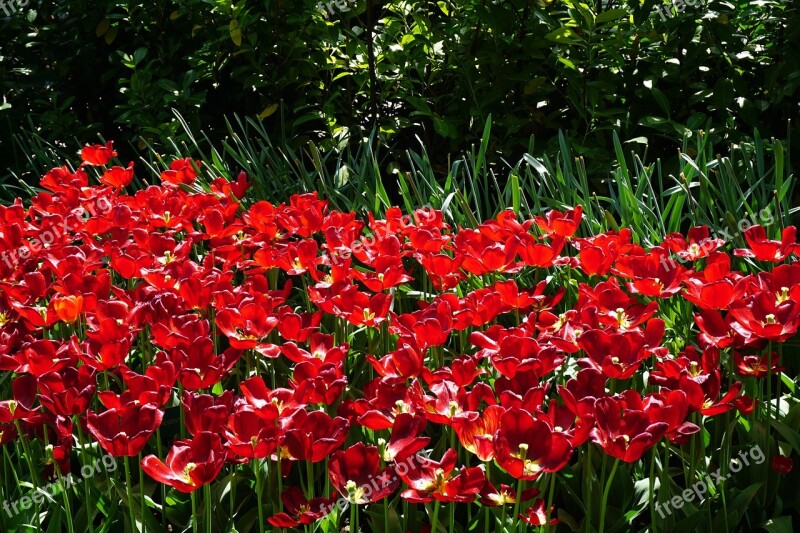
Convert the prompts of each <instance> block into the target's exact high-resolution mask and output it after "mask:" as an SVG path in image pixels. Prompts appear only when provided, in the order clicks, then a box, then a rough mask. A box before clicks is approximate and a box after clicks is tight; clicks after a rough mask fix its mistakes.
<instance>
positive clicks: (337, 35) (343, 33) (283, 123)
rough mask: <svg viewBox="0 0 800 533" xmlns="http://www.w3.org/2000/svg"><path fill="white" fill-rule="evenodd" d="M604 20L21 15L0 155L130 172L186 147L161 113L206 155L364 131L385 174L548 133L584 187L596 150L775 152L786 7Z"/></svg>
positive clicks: (76, 7) (556, 10)
mask: <svg viewBox="0 0 800 533" xmlns="http://www.w3.org/2000/svg"><path fill="white" fill-rule="evenodd" d="M606 4H608V5H605V4H604V3H603V2H600V1H598V2H597V3H596V4H595V3H594V2H578V1H577V0H557V1H555V2H546V1H529V0H513V1H509V2H490V1H487V0H467V1H463V2H461V1H460V2H452V1H448V0H445V1H440V2H428V1H419V0H412V1H408V2H396V1H388V2H384V3H379V2H375V1H374V0H361V1H360V2H359V3H357V4H351V5H353V6H354V7H353V8H352V9H349V10H347V11H339V8H337V7H335V5H333V7H332V8H331V7H328V8H326V12H325V14H323V12H322V11H321V10H320V9H321V7H323V6H321V5H317V4H316V3H315V2H313V0H260V1H250V2H245V1H244V0H238V1H234V2H220V1H213V0H178V1H172V0H157V1H155V2H148V3H145V4H135V3H130V2H121V1H118V0H100V1H96V2H87V1H86V0H69V1H66V2H30V3H28V5H27V6H26V7H24V8H18V10H17V11H16V12H12V13H10V16H7V17H5V18H3V19H0V33H2V35H3V36H4V38H3V42H2V43H0V84H2V90H3V100H2V103H0V121H1V122H3V123H4V124H5V125H7V127H8V129H7V130H6V131H5V132H2V133H0V150H2V151H3V153H4V155H5V156H6V158H7V160H8V161H9V163H8V165H9V167H10V168H11V169H12V170H14V171H16V172H20V171H21V170H22V169H23V168H27V166H28V163H29V162H28V160H27V157H26V149H27V146H26V145H25V144H24V143H22V146H19V145H18V144H15V143H13V142H12V141H11V139H12V136H13V135H14V134H17V133H19V130H20V127H22V128H23V129H29V130H31V131H35V132H36V133H37V134H38V135H40V136H41V137H43V140H45V141H48V142H52V143H56V144H58V145H60V146H62V147H63V146H66V145H70V146H71V145H72V143H71V141H72V140H73V139H74V138H76V137H77V138H80V139H81V141H85V140H87V139H91V138H94V136H95V135H96V134H97V133H98V132H99V133H100V134H101V136H102V137H104V138H113V139H132V140H133V146H132V147H131V150H130V152H131V158H134V157H135V156H136V153H137V152H138V151H140V150H142V149H144V148H145V145H146V144H150V145H153V146H156V147H158V148H159V149H161V148H163V147H165V146H169V139H171V138H173V137H174V136H176V135H178V136H179V138H178V140H179V141H185V140H187V139H186V138H185V137H180V134H181V126H180V123H179V122H177V121H175V120H174V117H173V114H172V109H176V110H178V111H179V112H180V113H181V115H182V116H183V117H185V120H186V122H187V123H188V124H189V125H191V126H192V128H195V129H197V128H199V127H200V125H201V124H202V125H203V127H204V128H206V131H207V134H208V135H209V137H210V138H211V139H212V140H215V141H218V140H220V139H222V138H224V137H225V136H226V135H227V134H228V128H227V125H226V121H225V117H232V116H233V115H234V114H238V115H239V116H244V117H252V118H255V119H257V120H258V121H260V122H261V123H262V127H263V128H264V130H265V131H266V132H267V133H268V134H269V135H270V137H271V138H273V139H276V140H277V141H278V142H280V144H282V145H284V144H286V145H288V146H290V147H291V148H292V149H294V150H298V149H301V148H302V147H303V146H305V145H306V143H307V142H309V141H313V142H314V143H315V144H317V145H319V147H320V148H321V149H323V150H327V149H333V148H337V147H341V146H343V145H344V144H345V143H348V142H349V143H355V144H358V143H359V142H360V141H361V139H362V138H363V137H365V136H367V135H369V132H371V131H373V130H374V131H375V132H376V136H377V139H378V140H380V142H381V143H383V144H386V145H388V146H391V147H392V149H393V151H394V153H396V154H402V152H403V151H404V150H405V149H408V148H411V147H415V146H417V144H418V143H417V139H416V138H417V137H419V138H420V139H421V140H422V141H423V142H424V143H425V146H427V147H428V149H429V154H430V157H431V158H432V161H431V164H432V165H433V167H434V168H435V169H436V170H437V172H439V173H440V174H443V173H446V170H445V169H446V167H447V166H448V163H447V161H448V154H464V153H467V152H469V150H470V147H471V146H472V145H473V144H475V143H477V142H479V141H480V139H481V137H482V133H483V129H484V127H485V125H486V117H488V116H489V115H492V117H494V120H493V127H492V131H493V137H492V143H491V144H490V145H489V146H488V147H487V150H488V151H489V152H497V151H499V152H502V153H504V154H506V156H511V155H514V156H515V157H518V156H519V154H521V153H524V152H525V151H526V150H528V148H529V146H528V144H529V142H528V139H530V138H531V137H535V138H536V139H549V140H550V142H549V143H542V142H539V143H537V145H536V146H537V149H538V151H539V155H540V154H543V153H545V152H548V151H549V153H551V154H552V153H553V152H555V151H556V150H557V149H559V148H560V141H559V139H558V132H559V131H561V130H563V131H564V132H565V138H566V142H567V144H568V146H569V147H570V149H571V150H574V151H575V152H576V153H577V154H578V155H583V156H587V161H589V162H590V163H589V165H590V167H589V168H588V169H587V172H588V174H589V176H590V180H592V181H593V177H594V176H597V175H598V173H602V172H604V168H605V165H606V164H607V163H608V162H609V161H611V160H613V159H614V157H612V155H613V151H614V145H613V136H612V131H616V132H617V133H618V135H619V137H620V138H621V139H630V138H636V137H640V136H646V137H651V138H652V137H653V136H658V137H659V138H660V141H659V142H658V143H657V144H654V145H653V147H652V148H651V151H653V152H654V153H652V155H654V156H656V157H662V158H663V157H672V156H674V154H675V150H676V148H678V147H679V146H681V145H682V143H683V142H684V137H685V136H686V135H687V133H688V132H689V131H694V130H698V129H703V130H705V131H706V132H707V134H708V135H709V139H710V141H712V142H713V143H715V144H718V145H725V144H729V143H736V142H740V141H744V140H748V139H747V137H746V136H745V135H743V134H742V133H741V132H750V131H753V129H755V128H756V127H758V129H759V130H760V131H761V132H762V134H763V135H764V136H765V137H767V138H769V137H777V138H787V137H788V135H789V120H790V119H794V121H795V123H796V119H797V115H798V112H797V106H796V99H797V94H798V85H800V57H798V55H797V54H796V53H793V48H792V47H793V45H794V44H795V43H796V42H797V40H798V37H800V18H799V17H800V11H799V10H798V7H797V5H796V4H795V3H792V2H784V1H776V0H764V1H760V2H730V1H722V0H709V1H708V3H707V4H704V5H700V4H698V5H695V6H693V7H687V8H686V9H685V10H684V11H683V12H677V11H674V13H673V15H674V16H666V11H661V13H664V15H663V16H662V15H660V14H659V12H658V11H657V10H656V7H657V6H662V7H665V9H669V7H668V6H669V5H670V4H671V3H670V2H667V1H666V0H663V1H662V0H628V1H627V2H617V1H612V2H610V4H609V3H606ZM9 5H10V6H15V5H17V4H16V3H11V2H10V3H9ZM326 16H327V18H326ZM793 144H794V145H795V146H797V145H798V143H797V139H795V142H794V143H793ZM588 156H591V157H588Z"/></svg>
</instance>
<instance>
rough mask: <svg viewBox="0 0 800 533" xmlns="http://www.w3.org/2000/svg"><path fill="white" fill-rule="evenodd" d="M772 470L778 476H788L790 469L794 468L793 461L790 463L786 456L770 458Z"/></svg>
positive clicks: (790, 460)
mask: <svg viewBox="0 0 800 533" xmlns="http://www.w3.org/2000/svg"><path fill="white" fill-rule="evenodd" d="M771 465H772V469H773V470H774V471H776V472H777V473H779V474H788V473H789V472H791V471H792V467H793V466H794V461H792V459H791V457H788V456H786V455H775V456H774V457H773V458H772V462H771Z"/></svg>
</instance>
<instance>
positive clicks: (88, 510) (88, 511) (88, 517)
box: [75, 420, 95, 533]
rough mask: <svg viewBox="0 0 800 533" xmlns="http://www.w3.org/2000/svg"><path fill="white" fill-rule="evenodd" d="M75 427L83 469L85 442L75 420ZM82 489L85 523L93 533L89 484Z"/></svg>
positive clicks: (92, 509)
mask: <svg viewBox="0 0 800 533" xmlns="http://www.w3.org/2000/svg"><path fill="white" fill-rule="evenodd" d="M75 426H77V428H78V448H80V450H81V453H80V462H81V468H83V467H84V466H85V465H86V462H85V461H84V449H83V446H84V444H83V443H84V442H86V441H85V439H84V438H83V430H82V429H81V423H80V420H76V423H75ZM83 488H84V492H85V493H86V522H87V523H88V525H89V533H94V510H95V506H94V505H92V499H91V494H90V492H89V483H84V484H83Z"/></svg>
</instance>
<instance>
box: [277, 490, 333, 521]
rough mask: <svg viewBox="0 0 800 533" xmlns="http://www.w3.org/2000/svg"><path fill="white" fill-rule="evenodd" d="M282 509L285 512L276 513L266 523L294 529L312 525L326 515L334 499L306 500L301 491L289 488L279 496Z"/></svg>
mask: <svg viewBox="0 0 800 533" xmlns="http://www.w3.org/2000/svg"><path fill="white" fill-rule="evenodd" d="M281 501H282V502H283V508H284V509H286V511H287V512H283V513H278V514H276V515H274V516H271V517H269V518H267V521H268V522H269V523H270V524H272V525H273V526H274V527H277V528H294V527H297V526H299V525H308V524H313V523H314V522H316V521H317V520H319V519H320V518H322V517H323V516H325V515H327V514H328V513H329V512H330V511H331V509H332V506H333V504H334V503H335V502H336V499H335V498H312V499H311V500H309V499H307V498H306V497H305V495H304V494H303V491H302V490H300V489H299V488H297V487H289V488H288V489H286V490H285V491H283V493H282V494H281Z"/></svg>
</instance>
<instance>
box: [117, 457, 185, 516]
mask: <svg viewBox="0 0 800 533" xmlns="http://www.w3.org/2000/svg"><path fill="white" fill-rule="evenodd" d="M125 494H126V495H127V496H128V512H130V514H131V531H136V516H135V515H134V510H133V495H132V494H131V461H130V457H128V456H127V455H126V456H125ZM192 496H194V493H192ZM192 502H194V500H192ZM192 514H194V513H192Z"/></svg>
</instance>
